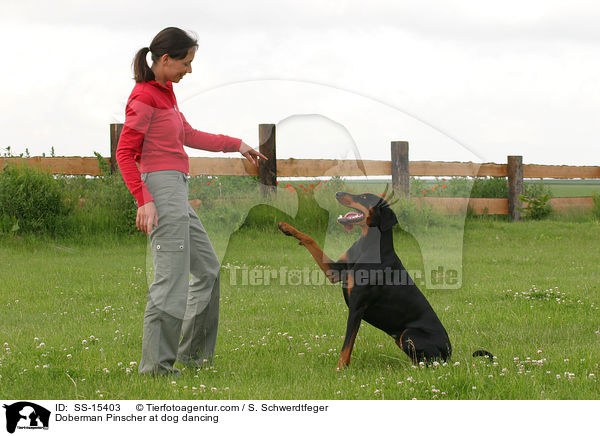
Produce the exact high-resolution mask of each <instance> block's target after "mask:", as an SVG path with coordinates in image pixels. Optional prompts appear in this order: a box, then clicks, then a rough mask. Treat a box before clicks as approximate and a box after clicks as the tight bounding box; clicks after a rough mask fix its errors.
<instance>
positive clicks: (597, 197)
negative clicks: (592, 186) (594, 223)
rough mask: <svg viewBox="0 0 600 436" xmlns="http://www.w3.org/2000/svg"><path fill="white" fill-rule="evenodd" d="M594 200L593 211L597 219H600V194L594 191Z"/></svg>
mask: <svg viewBox="0 0 600 436" xmlns="http://www.w3.org/2000/svg"><path fill="white" fill-rule="evenodd" d="M592 200H593V201H594V207H593V208H592V212H593V213H594V216H595V217H596V218H597V219H600V194H599V193H597V192H594V195H592Z"/></svg>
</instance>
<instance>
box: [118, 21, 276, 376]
mask: <svg viewBox="0 0 600 436" xmlns="http://www.w3.org/2000/svg"><path fill="white" fill-rule="evenodd" d="M197 48H198V44H197V41H196V40H195V39H193V38H191V37H190V36H189V35H188V34H187V33H186V32H184V31H183V30H181V29H178V28H175V27H169V28H166V29H164V30H162V31H161V32H159V33H158V35H156V36H155V37H154V39H153V40H152V43H151V44H150V47H145V48H143V49H141V50H140V51H138V53H137V54H136V56H135V59H134V61H133V67H134V74H135V81H136V85H135V86H134V88H133V91H132V92H131V95H130V97H129V100H128V102H127V107H126V119H125V125H124V127H123V131H122V133H121V137H120V139H119V144H118V147H117V162H118V164H119V167H120V170H121V174H122V176H123V179H124V181H125V184H126V185H127V187H128V188H129V190H130V191H131V193H132V194H133V196H134V197H135V199H136V201H137V206H138V211H137V218H136V225H137V228H138V229H140V230H141V231H143V232H145V233H146V234H149V235H150V242H151V244H152V259H153V262H154V271H155V277H154V281H153V283H152V284H151V285H150V289H149V291H148V302H147V305H146V313H145V315H144V329H143V339H142V358H141V361H140V365H139V371H140V373H143V374H154V375H164V374H175V375H178V374H179V370H178V369H176V368H174V367H173V365H174V363H175V361H176V360H178V361H180V362H181V363H183V364H186V365H191V366H196V367H198V366H201V365H202V364H203V362H206V361H210V360H211V359H212V355H213V353H214V349H215V343H216V338H217V324H218V317H219V269H220V265H219V261H218V258H217V256H216V254H215V251H214V249H213V247H212V245H211V243H210V240H209V238H208V236H207V234H206V231H205V230H204V227H203V226H202V223H201V222H200V220H199V219H198V216H197V215H196V213H195V212H194V210H193V209H192V208H191V207H190V205H189V203H188V178H187V174H188V172H189V162H188V156H187V154H186V153H185V151H184V149H183V145H186V146H188V147H193V148H199V149H202V150H210V151H223V152H233V151H239V152H240V153H241V154H242V155H244V156H245V157H246V158H247V159H248V160H249V161H250V162H251V163H252V164H254V165H257V163H258V157H260V158H262V159H266V158H265V156H263V155H262V154H261V153H259V152H258V151H256V150H254V149H253V148H251V147H249V146H248V145H247V144H245V143H244V142H243V141H242V140H241V139H236V138H232V137H229V136H225V135H213V134H209V133H204V132H200V131H198V130H195V129H193V128H192V127H191V126H190V125H189V124H188V122H187V120H186V119H185V117H184V116H183V114H182V113H181V112H180V111H179V107H178V105H177V100H176V98H175V94H174V93H173V82H174V83H178V82H179V81H180V80H181V79H182V78H183V77H184V76H185V75H186V74H188V73H191V72H192V66H191V64H192V61H193V60H194V55H195V53H196V49H197ZM148 52H150V53H151V55H152V66H151V67H150V66H149V65H148V63H147V61H146V55H147V54H148ZM136 163H139V169H138V166H137V165H136ZM190 273H191V280H190ZM180 338H181V339H180Z"/></svg>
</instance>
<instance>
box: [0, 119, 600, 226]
mask: <svg viewBox="0 0 600 436" xmlns="http://www.w3.org/2000/svg"><path fill="white" fill-rule="evenodd" d="M122 127H123V125H122V124H111V125H110V139H111V157H110V158H105V160H106V164H107V166H108V168H110V169H111V171H113V172H114V171H117V165H116V157H115V156H116V150H117V144H118V141H119V136H120V134H121V131H122ZM275 135H276V130H275V125H274V124H260V125H259V148H260V151H261V152H262V153H263V154H265V155H267V156H268V157H269V160H268V161H264V160H261V161H260V165H259V168H256V167H254V166H252V165H251V164H250V163H249V162H248V161H247V160H246V159H244V158H227V157H225V158H223V157H218V158H217V157H210V158H209V157H192V158H190V175H192V176H197V175H201V174H208V175H215V176H221V175H234V176H245V175H251V176H258V177H260V180H261V190H262V192H263V195H272V194H273V193H275V192H276V190H275V185H276V183H277V177H324V176H325V177H333V176H341V177H350V176H391V178H392V185H393V187H394V190H395V191H397V192H398V193H400V194H403V195H405V196H407V197H408V196H409V192H410V190H409V184H410V176H412V177H419V176H435V177H507V178H508V183H509V197H508V199H502V198H501V199H489V198H488V199H473V198H472V199H460V198H458V199H455V198H440V197H437V198H431V197H426V198H418V199H415V201H417V202H418V203H419V204H425V203H427V204H430V205H432V206H433V207H434V208H435V209H438V210H442V211H447V212H449V213H452V211H456V210H459V209H460V210H464V203H465V202H468V206H469V207H470V208H471V209H472V210H473V211H474V212H475V213H483V212H487V213H490V214H509V215H510V216H511V217H512V219H513V220H519V219H520V211H519V207H520V206H521V204H520V202H519V200H518V197H519V195H521V194H522V193H523V179H526V178H532V179H533V178H535V179H538V178H552V179H600V166H567V165H536V164H523V158H522V156H508V159H507V163H506V164H498V163H483V164H479V163H474V162H436V161H409V159H408V142H406V141H392V142H391V158H390V160H389V161H388V160H336V159H277V158H276V140H275ZM9 162H11V163H13V164H16V165H22V164H27V165H28V166H30V167H34V168H39V169H41V170H43V171H47V172H49V173H53V174H67V175H91V176H98V175H101V170H100V165H99V162H98V158H96V157H29V158H22V157H0V170H1V169H2V168H3V167H4V165H5V164H6V163H9ZM551 204H552V205H553V207H555V208H556V209H565V208H577V207H590V206H591V204H592V199H591V197H583V198H579V199H573V198H570V199H559V198H557V199H553V200H551ZM461 208H462V209H461Z"/></svg>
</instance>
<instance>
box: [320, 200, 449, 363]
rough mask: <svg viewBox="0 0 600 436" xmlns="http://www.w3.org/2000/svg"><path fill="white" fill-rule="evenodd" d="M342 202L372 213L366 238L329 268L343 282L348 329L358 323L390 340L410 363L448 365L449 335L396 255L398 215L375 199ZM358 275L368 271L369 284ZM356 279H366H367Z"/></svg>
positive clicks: (383, 202) (356, 243)
mask: <svg viewBox="0 0 600 436" xmlns="http://www.w3.org/2000/svg"><path fill="white" fill-rule="evenodd" d="M343 196H350V197H351V198H352V199H353V201H354V202H356V203H359V204H361V205H363V206H364V207H365V208H366V209H367V210H369V211H370V216H369V217H368V224H369V229H368V231H367V233H366V234H363V235H362V236H361V237H360V238H359V239H358V240H357V241H356V242H355V243H354V244H353V245H352V246H351V247H350V248H349V249H348V251H347V252H346V256H344V257H345V258H344V259H343V260H339V261H337V262H335V263H333V264H331V268H332V269H333V270H336V271H340V272H341V273H342V276H343V277H344V280H343V287H342V288H343V292H344V299H345V301H346V304H347V305H348V308H349V312H350V313H349V325H348V329H349V330H352V329H358V325H357V324H356V323H358V324H359V323H360V319H361V318H362V319H364V320H365V321H366V322H368V323H369V324H371V325H373V326H374V327H377V328H379V329H381V330H383V331H384V332H386V333H387V334H388V335H390V336H392V337H393V338H394V339H395V340H396V341H397V343H398V345H399V346H400V347H401V348H402V350H403V351H404V352H405V353H406V354H408V355H409V357H410V358H411V359H412V360H413V361H432V360H435V359H441V360H446V359H448V358H449V357H450V355H451V353H452V346H451V344H450V339H449V338H448V333H447V332H446V329H445V328H444V326H443V325H442V323H441V321H440V320H439V318H438V316H437V315H436V313H435V311H434V310H433V308H432V307H431V305H430V304H429V302H428V301H427V299H426V298H425V296H424V295H423V293H422V292H421V291H420V289H419V288H418V287H417V285H416V284H414V282H413V281H412V279H411V278H410V276H409V274H408V271H407V270H406V268H405V267H404V265H403V264H402V261H401V260H400V259H399V258H398V256H397V254H396V252H395V250H394V240H393V230H392V228H393V226H394V225H395V224H397V222H398V220H397V218H396V215H395V214H394V212H393V211H392V209H391V208H390V207H389V205H388V204H387V202H386V201H385V200H384V199H383V198H381V197H379V196H376V195H373V194H361V195H351V194H347V193H337V197H338V198H341V197H343ZM344 271H346V273H344ZM358 271H361V272H362V271H369V274H368V280H366V282H367V283H365V280H362V281H361V280H359V278H360V277H358V276H357V272H358ZM359 274H360V275H361V276H362V277H364V276H365V274H366V273H359ZM348 275H353V277H352V278H351V279H350V281H351V282H353V283H354V285H353V286H352V288H351V289H350V292H348V290H349V287H348V281H349V279H348ZM347 333H348V332H347ZM350 334H351V333H350ZM344 345H347V344H344Z"/></svg>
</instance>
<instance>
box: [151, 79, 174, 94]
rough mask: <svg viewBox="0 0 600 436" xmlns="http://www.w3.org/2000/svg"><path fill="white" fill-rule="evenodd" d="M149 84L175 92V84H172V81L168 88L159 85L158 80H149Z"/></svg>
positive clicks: (167, 84) (169, 82) (168, 83)
mask: <svg viewBox="0 0 600 436" xmlns="http://www.w3.org/2000/svg"><path fill="white" fill-rule="evenodd" d="M148 84H150V85H152V86H156V87H157V88H162V89H166V90H168V91H173V82H171V81H167V83H166V86H164V85H162V84H160V83H158V82H157V81H156V80H149V81H148Z"/></svg>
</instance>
